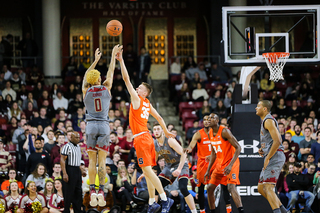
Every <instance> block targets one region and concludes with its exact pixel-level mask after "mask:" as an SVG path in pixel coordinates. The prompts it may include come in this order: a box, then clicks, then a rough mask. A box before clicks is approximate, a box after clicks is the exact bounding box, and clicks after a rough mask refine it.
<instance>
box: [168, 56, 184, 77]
mask: <svg viewBox="0 0 320 213" xmlns="http://www.w3.org/2000/svg"><path fill="white" fill-rule="evenodd" d="M180 73H181V64H180V57H176V58H175V61H174V62H173V63H172V64H171V65H170V74H180Z"/></svg>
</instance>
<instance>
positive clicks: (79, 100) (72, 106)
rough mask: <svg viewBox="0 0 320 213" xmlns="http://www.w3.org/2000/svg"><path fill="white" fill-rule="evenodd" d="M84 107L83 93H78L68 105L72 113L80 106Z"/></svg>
mask: <svg viewBox="0 0 320 213" xmlns="http://www.w3.org/2000/svg"><path fill="white" fill-rule="evenodd" d="M83 107H84V104H83V99H82V94H81V93H77V94H76V98H75V99H74V100H72V101H71V102H70V103H69V105H68V112H69V113H71V114H72V113H74V112H75V111H76V110H77V109H78V108H83Z"/></svg>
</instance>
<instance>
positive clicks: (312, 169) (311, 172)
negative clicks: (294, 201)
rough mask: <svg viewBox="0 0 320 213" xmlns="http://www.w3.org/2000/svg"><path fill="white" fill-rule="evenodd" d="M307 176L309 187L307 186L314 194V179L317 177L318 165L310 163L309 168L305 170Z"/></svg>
mask: <svg viewBox="0 0 320 213" xmlns="http://www.w3.org/2000/svg"><path fill="white" fill-rule="evenodd" d="M305 170H306V172H305V175H306V176H307V179H308V185H307V189H308V191H309V192H311V193H312V192H313V178H314V176H315V172H316V165H315V164H314V163H313V162H312V163H308V168H306V169H305Z"/></svg>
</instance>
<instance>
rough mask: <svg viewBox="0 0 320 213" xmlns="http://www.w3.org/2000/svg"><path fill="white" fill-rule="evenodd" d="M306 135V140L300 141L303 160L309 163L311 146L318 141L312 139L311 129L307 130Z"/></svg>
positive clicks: (307, 128)
mask: <svg viewBox="0 0 320 213" xmlns="http://www.w3.org/2000/svg"><path fill="white" fill-rule="evenodd" d="M304 133H305V138H304V139H303V140H302V141H300V144H299V147H300V153H301V159H302V160H303V161H307V157H308V154H310V153H311V145H312V144H313V143H316V142H317V141H315V140H313V139H312V138H311V129H310V128H309V127H306V128H305V131H304Z"/></svg>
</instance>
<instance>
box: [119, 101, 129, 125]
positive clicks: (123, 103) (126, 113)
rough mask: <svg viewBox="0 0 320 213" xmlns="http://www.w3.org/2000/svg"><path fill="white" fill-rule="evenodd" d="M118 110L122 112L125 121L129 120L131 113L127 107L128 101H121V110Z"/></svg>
mask: <svg viewBox="0 0 320 213" xmlns="http://www.w3.org/2000/svg"><path fill="white" fill-rule="evenodd" d="M118 110H119V111H120V113H121V116H122V117H123V118H124V119H126V120H127V119H128V116H129V112H128V110H127V106H126V101H124V100H121V101H120V105H119V108H118Z"/></svg>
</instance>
